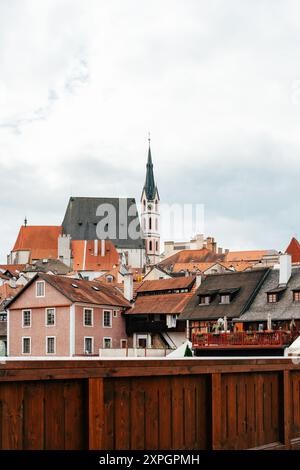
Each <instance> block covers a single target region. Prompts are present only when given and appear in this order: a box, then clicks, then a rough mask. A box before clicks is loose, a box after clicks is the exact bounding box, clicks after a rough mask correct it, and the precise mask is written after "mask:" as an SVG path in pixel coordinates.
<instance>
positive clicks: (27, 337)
mask: <svg viewBox="0 0 300 470" xmlns="http://www.w3.org/2000/svg"><path fill="white" fill-rule="evenodd" d="M24 339H29V352H26V353H25V352H24ZM22 354H24V355H25V356H29V355H30V354H31V336H22Z"/></svg>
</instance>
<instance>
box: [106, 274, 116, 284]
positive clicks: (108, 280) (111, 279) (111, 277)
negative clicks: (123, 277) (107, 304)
mask: <svg viewBox="0 0 300 470" xmlns="http://www.w3.org/2000/svg"><path fill="white" fill-rule="evenodd" d="M113 280H114V277H113V276H112V275H111V274H109V275H108V276H106V281H107V282H109V283H111V282H113Z"/></svg>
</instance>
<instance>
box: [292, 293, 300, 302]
mask: <svg viewBox="0 0 300 470" xmlns="http://www.w3.org/2000/svg"><path fill="white" fill-rule="evenodd" d="M293 301H294V302H300V290H294V292H293Z"/></svg>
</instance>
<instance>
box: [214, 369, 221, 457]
mask: <svg viewBox="0 0 300 470" xmlns="http://www.w3.org/2000/svg"><path fill="white" fill-rule="evenodd" d="M221 380H222V376H221V374H212V379H211V381H212V387H211V388H212V397H211V404H212V449H213V450H220V449H222V421H221V409H222V394H221Z"/></svg>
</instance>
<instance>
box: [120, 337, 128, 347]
mask: <svg viewBox="0 0 300 470" xmlns="http://www.w3.org/2000/svg"><path fill="white" fill-rule="evenodd" d="M120 346H121V348H122V349H126V348H127V339H121V340H120Z"/></svg>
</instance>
